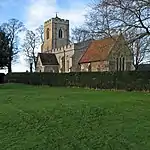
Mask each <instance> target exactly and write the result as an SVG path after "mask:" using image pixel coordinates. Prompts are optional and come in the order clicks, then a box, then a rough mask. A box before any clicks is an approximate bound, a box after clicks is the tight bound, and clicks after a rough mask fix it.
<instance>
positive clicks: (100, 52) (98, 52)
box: [79, 36, 119, 63]
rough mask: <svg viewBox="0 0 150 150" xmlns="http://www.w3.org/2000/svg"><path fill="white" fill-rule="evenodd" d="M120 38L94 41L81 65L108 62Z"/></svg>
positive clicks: (83, 57) (81, 60)
mask: <svg viewBox="0 0 150 150" xmlns="http://www.w3.org/2000/svg"><path fill="white" fill-rule="evenodd" d="M118 37H119V36H114V37H109V38H105V39H102V40H94V41H92V42H91V44H90V45H89V47H88V48H87V50H86V52H85V53H84V55H83V56H82V57H81V59H80V61H79V63H88V62H93V61H99V60H100V61H103V60H106V59H107V57H108V55H109V53H110V51H111V49H112V47H113V45H114V44H115V43H116V40H117V38H118Z"/></svg>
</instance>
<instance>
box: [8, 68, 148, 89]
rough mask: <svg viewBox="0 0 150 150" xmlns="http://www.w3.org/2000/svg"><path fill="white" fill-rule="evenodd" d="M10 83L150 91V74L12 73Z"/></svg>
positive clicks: (131, 72) (132, 72)
mask: <svg viewBox="0 0 150 150" xmlns="http://www.w3.org/2000/svg"><path fill="white" fill-rule="evenodd" d="M6 78H7V81H8V82H15V83H24V84H32V85H50V86H77V87H89V88H98V89H120V90H122V89H124V90H129V91H130V90H138V91H139V90H140V91H141V90H146V91H147V90H148V91H149V90H150V72H139V71H137V72H136V71H130V72H76V73H74V72H72V73H12V74H7V75H6Z"/></svg>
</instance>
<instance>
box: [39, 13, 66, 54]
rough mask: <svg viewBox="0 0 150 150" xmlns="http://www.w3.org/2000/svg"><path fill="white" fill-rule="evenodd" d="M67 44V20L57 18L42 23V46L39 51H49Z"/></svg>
mask: <svg viewBox="0 0 150 150" xmlns="http://www.w3.org/2000/svg"><path fill="white" fill-rule="evenodd" d="M68 44H69V20H64V19H61V18H59V17H58V16H57V14H56V17H55V18H52V19H50V20H48V21H46V22H45V23H44V44H43V45H42V48H41V51H42V52H46V51H51V50H52V49H55V48H59V47H61V46H65V45H68Z"/></svg>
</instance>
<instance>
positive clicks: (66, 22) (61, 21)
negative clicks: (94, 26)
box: [44, 17, 69, 25]
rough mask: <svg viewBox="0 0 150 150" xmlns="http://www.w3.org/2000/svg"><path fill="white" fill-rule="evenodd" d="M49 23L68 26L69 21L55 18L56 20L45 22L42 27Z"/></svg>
mask: <svg viewBox="0 0 150 150" xmlns="http://www.w3.org/2000/svg"><path fill="white" fill-rule="evenodd" d="M51 22H54V23H63V24H69V20H67V19H61V18H58V17H56V18H52V19H49V20H47V21H45V22H44V25H47V24H49V23H51Z"/></svg>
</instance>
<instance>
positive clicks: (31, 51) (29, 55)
mask: <svg viewBox="0 0 150 150" xmlns="http://www.w3.org/2000/svg"><path fill="white" fill-rule="evenodd" d="M39 42H40V39H39V36H38V35H37V34H36V33H34V32H33V31H29V30H27V32H26V36H25V39H24V43H23V45H22V48H23V51H24V53H25V56H26V61H27V62H28V63H29V64H33V65H34V67H33V68H32V69H35V67H36V49H37V48H38V45H39Z"/></svg>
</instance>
